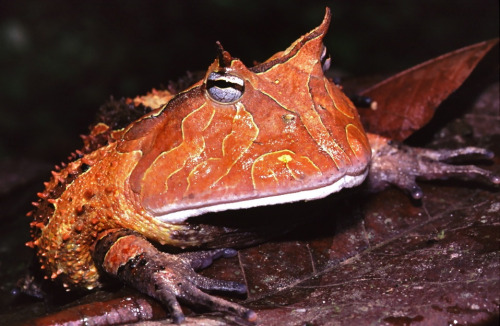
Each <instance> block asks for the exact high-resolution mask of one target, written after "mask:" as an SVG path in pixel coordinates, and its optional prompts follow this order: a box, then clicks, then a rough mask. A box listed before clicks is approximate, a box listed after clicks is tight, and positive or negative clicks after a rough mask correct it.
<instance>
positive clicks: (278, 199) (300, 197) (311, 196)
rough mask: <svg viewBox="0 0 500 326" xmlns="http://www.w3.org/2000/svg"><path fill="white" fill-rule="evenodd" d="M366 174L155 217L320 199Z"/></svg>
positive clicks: (178, 218)
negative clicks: (301, 188) (316, 186)
mask: <svg viewBox="0 0 500 326" xmlns="http://www.w3.org/2000/svg"><path fill="white" fill-rule="evenodd" d="M367 175H368V169H366V170H365V171H364V172H363V173H362V174H359V175H344V176H343V177H342V178H340V179H338V180H337V181H335V182H333V183H331V184H327V185H325V186H322V187H318V188H309V189H303V190H300V191H296V192H290V193H284V194H279V195H274V196H265V197H259V198H249V199H246V200H240V201H228V202H218V203H216V204H213V205H205V206H197V207H192V208H186V209H182V210H178V211H173V212H172V211H171V212H169V213H167V214H163V215H157V216H156V218H157V219H158V220H160V221H162V222H165V223H182V222H184V221H186V220H187V219H188V218H190V217H194V216H199V215H203V214H207V213H215V212H222V211H227V210H237V209H246V208H252V207H258V206H268V205H277V204H285V203H293V202H298V201H307V200H315V199H321V198H324V197H326V196H328V195H330V194H333V193H336V192H339V191H340V190H342V189H344V188H352V187H355V186H358V185H360V184H361V183H362V182H363V181H364V180H365V178H366V176H367Z"/></svg>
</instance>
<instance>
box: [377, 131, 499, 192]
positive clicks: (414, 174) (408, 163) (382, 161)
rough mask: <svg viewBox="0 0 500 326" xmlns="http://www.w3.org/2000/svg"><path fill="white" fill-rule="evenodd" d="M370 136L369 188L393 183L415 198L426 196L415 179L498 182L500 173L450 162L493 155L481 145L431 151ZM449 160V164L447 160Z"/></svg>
mask: <svg viewBox="0 0 500 326" xmlns="http://www.w3.org/2000/svg"><path fill="white" fill-rule="evenodd" d="M373 140H374V138H370V144H371V145H372V161H371V163H370V164H371V165H370V173H369V175H368V186H369V188H370V190H376V191H378V190H381V189H384V188H386V187H388V186H389V185H394V186H396V187H398V188H400V189H402V190H403V191H406V192H408V193H409V194H410V195H411V196H412V197H413V198H414V199H420V198H422V196H423V192H422V189H420V187H419V186H418V185H417V183H416V181H415V180H416V179H422V180H435V179H448V178H457V179H464V180H467V179H475V180H478V181H481V182H485V183H488V184H493V185H499V184H500V176H498V175H495V174H494V173H493V172H491V171H488V170H485V169H481V168H478V167H477V166H475V165H452V164H449V162H451V161H461V162H463V161H467V160H469V161H470V160H471V159H487V160H490V159H492V158H493V153H492V152H490V151H488V150H486V149H484V148H478V147H465V148H460V149H456V150H448V149H443V150H432V149H425V148H412V147H410V146H406V145H403V144H401V143H397V142H393V141H390V140H388V139H386V138H382V137H379V138H378V139H375V141H373ZM447 162H448V163H447Z"/></svg>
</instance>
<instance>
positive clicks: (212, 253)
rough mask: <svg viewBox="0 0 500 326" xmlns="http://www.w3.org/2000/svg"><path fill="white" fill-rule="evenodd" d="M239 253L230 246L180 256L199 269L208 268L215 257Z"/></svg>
mask: <svg viewBox="0 0 500 326" xmlns="http://www.w3.org/2000/svg"><path fill="white" fill-rule="evenodd" d="M237 254H238V251H236V250H234V249H230V248H222V249H213V250H205V251H194V252H186V253H182V254H180V257H183V258H184V259H187V260H189V261H190V263H191V267H192V268H193V269H194V270H195V271H197V270H200V269H204V268H207V267H208V266H210V265H211V264H212V262H213V261H214V260H215V259H219V258H230V257H234V256H236V255H237Z"/></svg>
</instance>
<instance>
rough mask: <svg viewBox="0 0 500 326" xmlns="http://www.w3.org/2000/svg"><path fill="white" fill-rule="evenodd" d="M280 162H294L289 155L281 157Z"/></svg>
mask: <svg viewBox="0 0 500 326" xmlns="http://www.w3.org/2000/svg"><path fill="white" fill-rule="evenodd" d="M278 160H279V161H281V162H283V163H288V162H290V161H291V160H292V157H291V156H290V155H288V154H284V155H281V156H280V157H278Z"/></svg>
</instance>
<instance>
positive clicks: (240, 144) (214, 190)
mask: <svg viewBox="0 0 500 326" xmlns="http://www.w3.org/2000/svg"><path fill="white" fill-rule="evenodd" d="M329 22H330V12H329V10H327V13H326V16H325V19H324V21H323V23H322V24H321V25H320V26H319V27H317V28H316V29H314V30H312V31H311V32H310V33H308V34H306V35H304V36H303V37H301V38H300V39H299V40H297V41H296V42H294V43H293V44H292V45H291V46H290V47H289V48H288V49H287V50H285V51H283V52H280V53H277V54H276V55H274V56H273V57H271V58H270V59H269V60H268V61H266V62H264V63H262V64H260V65H257V66H255V67H253V68H250V69H249V68H247V67H245V66H244V64H243V63H242V62H241V61H240V60H238V59H234V58H232V57H231V55H230V54H229V53H228V52H226V51H224V50H223V49H222V47H221V46H220V47H219V55H218V58H217V59H216V60H215V62H214V63H213V64H212V65H211V66H210V67H209V68H208V71H207V73H206V76H205V78H204V79H203V80H201V81H199V82H198V83H196V84H194V85H193V86H191V87H190V88H188V89H187V90H185V91H183V92H181V93H179V94H177V95H176V96H173V97H172V98H171V99H170V98H169V97H170V95H169V94H164V93H162V94H157V95H158V97H159V98H167V99H168V100H169V101H168V103H166V105H164V106H162V107H160V108H158V109H155V110H153V111H151V112H150V113H147V114H146V115H144V116H142V117H141V118H139V119H138V120H136V121H134V122H133V123H131V124H130V125H128V126H126V127H124V128H123V129H119V130H111V128H109V126H107V125H106V124H98V125H96V127H95V128H94V130H93V131H92V134H91V136H90V137H89V138H87V139H86V142H85V145H86V147H85V148H86V150H85V152H77V153H76V155H74V156H75V160H74V161H73V162H71V163H69V164H68V165H67V166H65V167H64V168H63V169H62V170H60V171H59V172H53V178H52V179H51V180H50V182H48V183H46V189H45V191H44V192H43V193H40V194H39V197H40V201H39V202H38V203H37V204H36V206H37V209H35V211H34V212H33V216H34V221H33V223H32V235H33V241H32V242H30V243H29V245H30V246H32V247H35V248H36V251H37V257H38V260H39V263H40V266H41V268H42V270H43V271H45V274H46V278H48V279H51V280H53V281H55V282H57V283H59V284H62V285H63V286H64V287H65V288H67V289H68V290H71V289H82V288H83V289H89V290H90V289H93V288H95V287H98V286H100V285H101V283H100V273H103V272H104V273H109V274H111V275H113V276H115V277H118V278H119V279H121V280H123V281H125V282H126V283H129V284H131V285H133V286H134V285H135V283H144V282H142V281H139V280H138V279H137V277H136V278H134V277H133V275H139V274H140V273H139V272H138V271H137V268H138V267H137V264H134V263H133V262H132V263H131V262H130V261H133V259H134V258H135V257H138V256H141V255H143V256H144V255H145V256H146V257H149V259H150V260H151V259H153V258H152V257H153V256H155V254H153V252H154V250H153V247H152V246H151V248H149V247H148V248H149V249H148V248H146V247H147V246H146V245H145V243H147V242H146V241H145V240H141V239H140V238H134V239H135V240H134V241H133V243H135V244H136V243H140V244H141V245H137V248H139V249H137V250H131V249H130V248H131V247H130V243H128V244H127V245H123V244H122V245H117V244H116V245H115V244H113V243H107V244H106V245H103V244H102V242H99V243H101V244H98V245H97V246H96V243H97V241H98V240H99V239H102V238H103V237H105V236H107V235H108V233H112V232H115V231H116V230H118V231H116V232H118V233H120V232H121V231H120V230H123V229H125V230H132V231H135V234H138V235H142V236H144V237H145V238H147V239H148V241H151V242H153V243H157V244H162V245H169V246H175V247H179V248H186V247H193V246H203V245H206V244H211V243H217V246H219V247H221V246H225V245H226V246H227V245H233V244H234V243H233V242H231V243H223V242H222V243H221V240H220V239H221V235H222V239H224V237H223V235H224V233H225V232H228V229H226V228H223V227H215V226H211V227H209V226H203V225H201V226H200V225H195V224H191V223H189V221H188V220H187V218H188V217H190V216H195V215H200V214H204V213H205V212H210V211H221V210H227V209H238V208H244V207H252V206H259V205H267V204H275V203H280V202H289V201H297V200H303V199H314V198H320V197H324V196H326V195H328V194H329V193H332V192H336V191H339V190H340V189H342V188H344V187H352V186H356V185H358V184H360V183H361V182H362V181H363V180H364V178H365V176H366V174H367V171H368V164H369V161H370V156H371V151H370V146H369V143H368V140H367V137H366V134H365V132H364V130H363V127H362V126H361V124H360V120H359V116H358V113H357V111H356V109H355V107H354V105H353V104H352V103H351V102H350V100H349V99H348V98H347V97H346V96H345V95H344V94H343V93H342V91H341V90H340V89H339V88H338V86H336V85H335V84H333V83H332V82H330V81H329V80H328V79H327V78H326V77H325V76H324V75H323V69H327V68H328V65H329V58H328V57H327V56H326V51H325V48H324V46H323V44H322V39H323V37H324V35H325V33H326V31H327V29H328V25H329ZM154 100H155V99H154V95H153V96H149V97H147V98H137V99H135V102H134V103H136V104H138V103H140V104H145V105H146V106H147V105H154V104H151V103H155V104H156V103H157V102H155V101H154ZM94 148H95V150H94ZM122 243H123V242H122ZM131 243H132V242H131ZM96 247H97V249H98V250H104V251H108V250H109V251H110V252H111V250H114V254H109V255H104V258H103V257H101V256H99V255H94V256H93V251H94V249H96ZM133 248H136V245H134V246H133ZM97 249H96V250H97ZM117 252H121V254H123V259H118V260H117V261H118V263H116V261H115V262H112V261H111V260H112V259H115V260H116V258H117V257H120V255H119V254H116V253H117ZM215 256H217V255H215ZM98 257H101V258H102V259H101V260H100V259H97V258H98ZM141 257H142V256H141ZM165 257H166V256H165ZM141 259H142V258H141ZM196 259H198V258H196ZM160 260H161V261H163V263H158V264H155V266H156V265H158V266H163V265H172V264H173V261H170V263H169V260H170V258H164V259H160ZM96 261H97V262H98V263H96ZM174 261H175V260H174ZM113 264H115V265H113ZM116 264H118V265H116ZM181 265H182V267H180V266H178V268H176V271H177V274H182V273H184V269H185V268H188V267H189V268H193V266H189V265H190V263H188V262H185V263H183V264H181ZM191 265H192V264H191ZM130 266H132V267H130ZM120 268H121V269H120ZM127 268H128V269H129V272H127V273H125V274H126V275H123V274H120V273H121V271H122V270H123V269H127ZM159 270H160V269H158V270H157V269H154V270H152V271H150V273H149V274H148V275H149V279H150V281H151V282H152V284H150V285H147V286H143V285H138V286H136V287H137V288H139V289H140V290H142V291H144V292H146V293H149V294H150V295H153V294H151V291H149V290H147V289H146V288H148V286H149V287H151V286H153V287H154V286H156V288H165V290H164V291H161V293H160V295H158V296H155V295H154V296H155V297H158V298H159V299H160V300H162V301H163V302H164V303H165V304H166V305H168V306H169V307H170V309H171V311H172V312H173V314H174V316H177V317H176V320H177V321H181V320H182V312H180V310H179V309H180V308H179V307H178V304H177V303H176V297H177V298H178V299H181V300H184V299H185V298H186V296H185V293H186V291H184V290H182V291H184V293H182V291H180V290H179V289H173V290H172V289H170V290H167V289H166V288H168V286H167V285H168V284H167V285H166V283H165V282H163V281H162V277H159V276H158V273H157V272H158V271H159ZM145 272H147V271H145ZM162 273H163V272H160V275H163V274H162ZM174 274H175V273H172V274H169V277H170V278H171V277H174V276H175V275H174ZM163 278H164V279H165V277H163ZM167 283H168V282H167ZM191 283H193V282H191ZM194 283H198V284H195V287H201V288H205V289H209V288H210V287H209V286H200V282H199V281H194ZM229 290H232V291H236V292H238V291H240V292H241V287H239V288H238V286H233V287H229ZM168 291H173V292H174V294H172V293H170V294H168ZM189 291H191V292H193V291H192V289H191V288H190V290H189ZM192 297H196V295H192ZM185 301H188V302H191V303H197V302H196V300H194V299H185ZM202 301H203V300H202ZM209 301H210V300H209ZM214 302H216V300H215V299H214V301H210V302H207V300H205V303H204V305H207V306H209V307H210V308H212V309H215V310H224V309H221V308H220V307H221V306H225V307H228V308H227V309H225V310H227V311H232V312H233V313H236V314H237V315H240V316H242V317H243V318H246V319H250V320H251V319H254V314H253V313H252V312H251V311H249V310H248V309H235V308H234V307H232V306H231V304H230V303H220V304H218V305H215V304H214ZM176 314H177V315H176ZM179 314H180V315H179Z"/></svg>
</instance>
